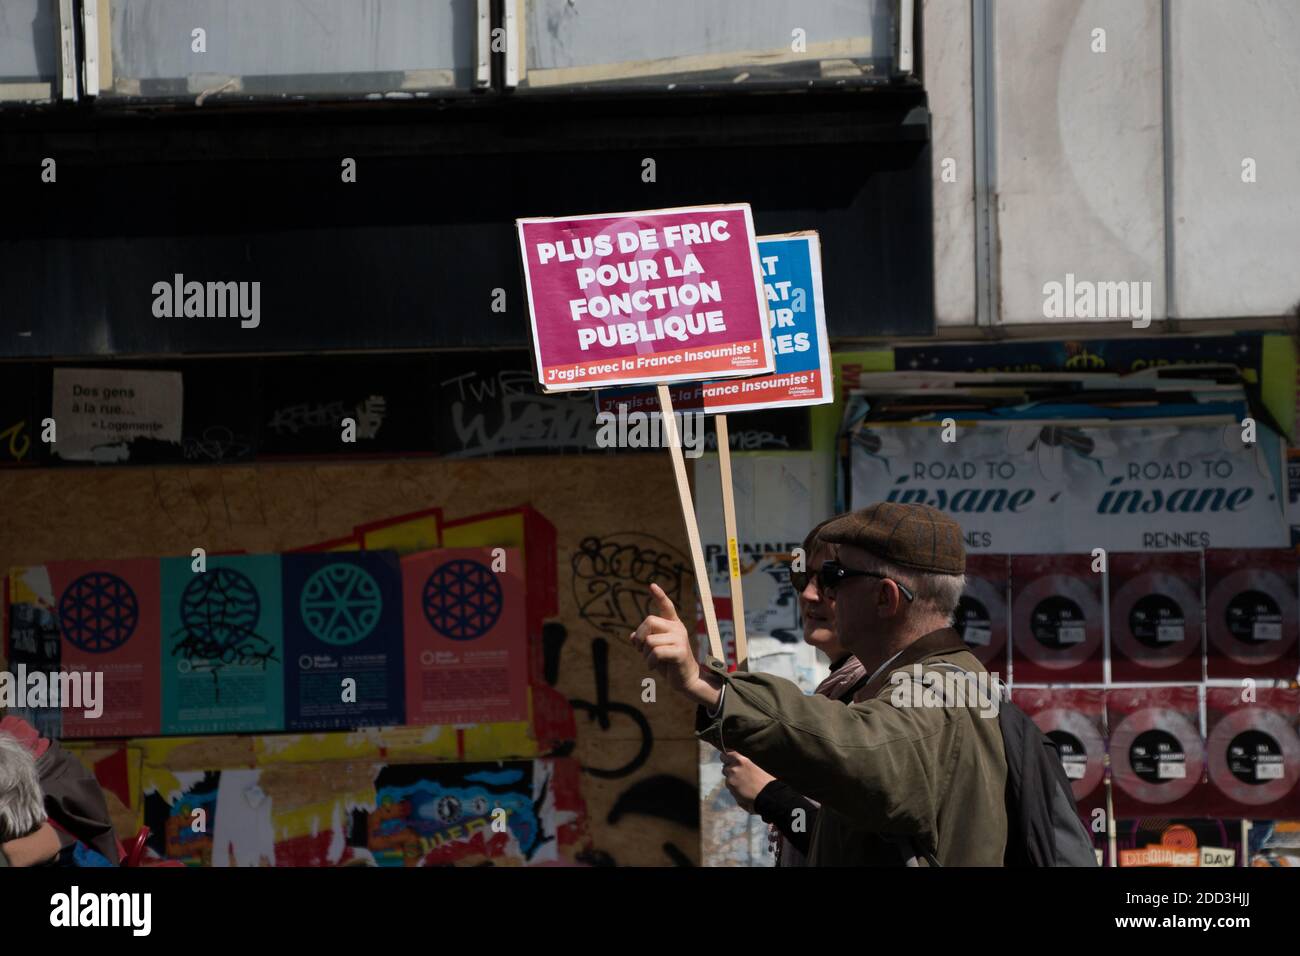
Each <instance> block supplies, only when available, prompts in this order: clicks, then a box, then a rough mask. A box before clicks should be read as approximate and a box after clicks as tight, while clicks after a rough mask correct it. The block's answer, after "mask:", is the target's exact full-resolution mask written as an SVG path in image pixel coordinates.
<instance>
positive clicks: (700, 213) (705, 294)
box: [517, 203, 773, 392]
mask: <svg viewBox="0 0 1300 956" xmlns="http://www.w3.org/2000/svg"><path fill="white" fill-rule="evenodd" d="M517 223H518V226H519V245H520V249H521V251H522V253H523V258H524V280H525V283H526V284H527V289H528V310H529V314H530V315H531V317H532V328H533V349H534V354H535V356H536V359H537V373H538V378H539V380H540V381H541V384H542V388H543V389H544V390H546V391H548V392H557V391H566V390H573V389H582V388H596V387H598V386H605V385H631V384H638V383H658V382H670V381H681V380H684V379H701V378H709V379H713V378H727V377H733V376H738V375H759V374H763V373H767V372H771V371H772V368H773V362H772V351H771V344H770V342H769V340H768V336H767V311H766V303H765V301H764V298H763V278H762V270H761V268H760V266H759V261H758V250H757V246H756V244H755V239H754V222H753V218H752V216H751V215H750V211H749V206H748V205H747V204H744V203H740V204H737V205H733V206H691V207H685V208H681V209H660V210H651V211H647V212H626V213H609V214H601V215H595V216H571V217H568V218H563V219H520V220H518V221H517Z"/></svg>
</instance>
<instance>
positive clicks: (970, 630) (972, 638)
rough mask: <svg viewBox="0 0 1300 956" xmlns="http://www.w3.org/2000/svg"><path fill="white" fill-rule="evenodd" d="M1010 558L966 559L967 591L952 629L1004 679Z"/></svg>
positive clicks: (979, 556)
mask: <svg viewBox="0 0 1300 956" xmlns="http://www.w3.org/2000/svg"><path fill="white" fill-rule="evenodd" d="M1007 619H1008V614H1007V556H1006V555H1005V554H968V555H966V590H965V592H964V593H963V594H962V596H961V601H959V602H958V604H957V612H956V614H954V615H953V625H952V626H953V629H954V630H956V631H957V633H958V634H960V635H961V639H962V640H963V641H965V642H966V646H967V647H969V648H970V652H971V653H972V654H974V655H975V656H976V657H977V658H978V659H979V662H980V663H981V664H983V665H984V667H985V668H987V669H988V670H990V671H992V672H993V673H995V674H997V675H998V676H999V677H1002V678H1004V679H1005V677H1006V675H1007V674H1008V673H1009V672H1010V671H1009V668H1008V667H1007V631H1008V628H1007Z"/></svg>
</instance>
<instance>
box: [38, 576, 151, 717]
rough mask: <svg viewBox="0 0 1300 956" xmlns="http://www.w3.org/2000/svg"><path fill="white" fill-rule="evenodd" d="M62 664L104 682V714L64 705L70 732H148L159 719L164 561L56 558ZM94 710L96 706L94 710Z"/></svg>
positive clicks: (86, 680) (99, 684) (92, 681)
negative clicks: (160, 567)
mask: <svg viewBox="0 0 1300 956" xmlns="http://www.w3.org/2000/svg"><path fill="white" fill-rule="evenodd" d="M48 567H49V570H50V584H51V587H52V590H53V594H54V597H55V600H56V601H57V604H56V609H57V614H58V620H59V635H60V638H61V646H60V666H61V667H62V669H63V670H64V671H66V672H71V673H74V674H84V675H85V676H84V677H83V678H82V683H83V686H87V685H89V686H91V687H96V688H102V690H101V692H100V693H98V694H96V696H98V697H99V703H100V704H101V705H102V713H100V714H99V716H97V717H91V716H87V713H86V710H85V709H84V708H81V707H65V709H64V711H63V735H64V736H65V737H147V736H150V735H153V734H157V733H158V732H159V729H160V725H159V674H158V659H159V655H160V653H161V651H160V648H161V639H160V635H159V622H158V599H159V593H158V591H159V585H158V559H157V558H134V559H130V560H122V561H55V562H53V563H52V564H50V565H49V566H48ZM92 713H93V710H92Z"/></svg>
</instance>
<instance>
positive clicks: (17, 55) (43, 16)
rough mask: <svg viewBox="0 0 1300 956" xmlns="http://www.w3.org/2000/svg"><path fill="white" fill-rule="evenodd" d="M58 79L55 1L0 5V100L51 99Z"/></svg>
mask: <svg viewBox="0 0 1300 956" xmlns="http://www.w3.org/2000/svg"><path fill="white" fill-rule="evenodd" d="M58 76H59V4H58V0H3V2H0V100H17V101H45V100H51V99H53V98H54V96H55V90H56V88H57V83H58Z"/></svg>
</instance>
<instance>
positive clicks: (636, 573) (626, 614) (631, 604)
mask: <svg viewBox="0 0 1300 956" xmlns="http://www.w3.org/2000/svg"><path fill="white" fill-rule="evenodd" d="M690 573H691V572H690V567H689V566H688V564H687V563H686V558H685V556H684V555H682V554H681V553H679V552H678V551H677V549H676V548H674V547H673V546H672V545H670V544H668V543H667V542H666V541H662V540H661V539H659V538H656V537H654V536H653V535H648V534H631V533H628V532H619V533H617V534H612V535H609V536H608V537H606V538H603V539H602V538H595V537H592V538H584V539H583V540H582V543H581V544H579V545H578V551H577V553H576V554H575V555H574V556H573V599H574V601H576V602H577V605H578V614H579V616H581V618H582V619H583V620H584V621H585V622H587V623H588V624H590V625H591V626H592V627H594V628H596V629H597V630H599V631H603V632H604V633H605V634H608V635H609V636H610V637H613V638H615V639H618V640H621V639H623V638H626V637H627V636H628V634H630V633H631V632H632V631H634V630H635V629H636V627H637V625H638V624H640V623H641V621H642V620H643V619H644V618H645V616H646V615H647V614H648V613H650V585H651V584H658V585H659V586H660V587H661V588H663V589H664V592H665V593H666V594H667V595H668V598H669V600H671V601H672V602H673V604H675V605H677V606H678V607H680V606H681V603H682V594H683V592H684V590H685V588H686V584H687V578H688V577H689V576H690Z"/></svg>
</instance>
